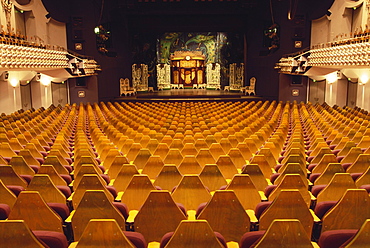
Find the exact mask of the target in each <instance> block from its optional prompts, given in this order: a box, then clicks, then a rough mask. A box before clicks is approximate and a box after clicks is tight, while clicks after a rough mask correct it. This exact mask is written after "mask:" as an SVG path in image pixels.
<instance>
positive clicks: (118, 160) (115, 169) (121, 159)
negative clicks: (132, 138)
mask: <svg viewBox="0 0 370 248" xmlns="http://www.w3.org/2000/svg"><path fill="white" fill-rule="evenodd" d="M129 163H130V162H129V161H128V159H127V157H125V156H123V155H119V156H116V157H115V158H114V160H113V161H112V163H111V165H110V167H109V169H107V168H106V169H107V170H108V176H109V178H110V179H116V178H117V176H118V173H119V171H120V170H121V167H122V166H123V165H124V164H129Z"/></svg>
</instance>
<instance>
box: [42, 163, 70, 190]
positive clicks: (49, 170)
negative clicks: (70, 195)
mask: <svg viewBox="0 0 370 248" xmlns="http://www.w3.org/2000/svg"><path fill="white" fill-rule="evenodd" d="M38 173H39V174H47V175H49V177H50V179H51V181H53V183H54V184H55V185H58V186H59V185H60V186H67V183H66V181H65V180H64V179H63V178H62V177H61V176H60V175H59V173H58V172H57V171H56V170H55V168H54V166H53V165H51V164H49V165H48V164H43V165H41V166H40V169H39V171H38Z"/></svg>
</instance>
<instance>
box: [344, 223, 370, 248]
mask: <svg viewBox="0 0 370 248" xmlns="http://www.w3.org/2000/svg"><path fill="white" fill-rule="evenodd" d="M369 235H370V219H367V220H365V222H364V224H363V225H362V226H361V228H360V230H358V232H357V233H356V235H355V236H354V237H353V238H352V239H351V241H350V242H349V243H348V244H347V245H346V246H344V248H350V247H366V246H367V245H368V244H369Z"/></svg>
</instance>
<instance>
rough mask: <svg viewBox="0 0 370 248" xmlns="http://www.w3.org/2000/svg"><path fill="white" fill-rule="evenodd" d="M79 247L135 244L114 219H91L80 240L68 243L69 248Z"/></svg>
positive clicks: (114, 247)
mask: <svg viewBox="0 0 370 248" xmlns="http://www.w3.org/2000/svg"><path fill="white" fill-rule="evenodd" d="M102 230H104V232H103V231H102ZM79 247H80V248H81V247H112V248H135V247H136V246H134V245H133V244H132V243H131V242H130V240H129V239H128V238H127V237H126V235H125V234H124V232H123V231H122V229H121V228H120V226H119V225H118V223H117V221H116V220H115V219H91V220H90V221H89V223H88V224H87V226H86V228H85V229H84V231H83V233H82V234H81V237H80V240H79V241H77V242H73V243H71V244H70V245H69V248H79Z"/></svg>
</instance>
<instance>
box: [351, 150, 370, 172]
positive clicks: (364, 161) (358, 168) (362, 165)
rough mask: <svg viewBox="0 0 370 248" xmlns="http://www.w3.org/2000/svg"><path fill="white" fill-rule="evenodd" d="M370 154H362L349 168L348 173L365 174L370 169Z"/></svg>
mask: <svg viewBox="0 0 370 248" xmlns="http://www.w3.org/2000/svg"><path fill="white" fill-rule="evenodd" d="M369 163H370V154H360V155H358V157H357V159H356V160H355V161H354V162H353V164H352V165H351V166H349V167H348V169H347V173H364V172H365V171H366V170H367V169H368V168H369Z"/></svg>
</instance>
